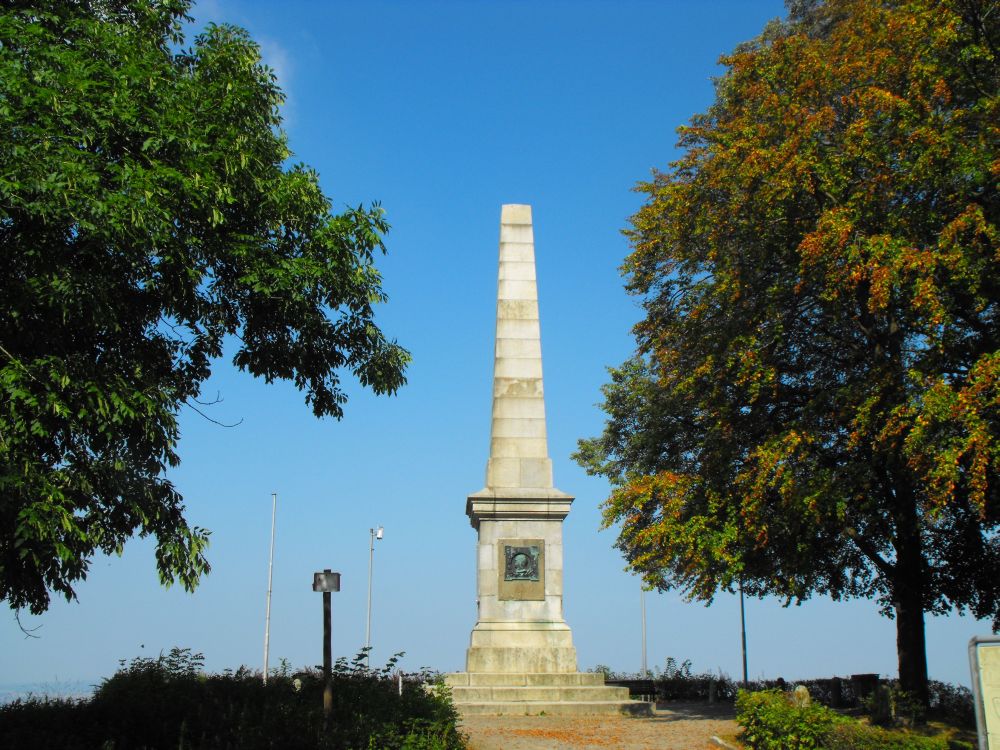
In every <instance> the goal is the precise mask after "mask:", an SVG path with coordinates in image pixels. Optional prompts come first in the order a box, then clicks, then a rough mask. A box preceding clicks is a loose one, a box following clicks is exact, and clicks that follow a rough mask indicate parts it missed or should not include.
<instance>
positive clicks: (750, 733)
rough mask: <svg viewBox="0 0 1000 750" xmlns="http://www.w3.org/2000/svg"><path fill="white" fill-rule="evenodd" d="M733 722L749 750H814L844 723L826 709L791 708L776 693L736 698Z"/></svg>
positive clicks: (743, 694)
mask: <svg viewBox="0 0 1000 750" xmlns="http://www.w3.org/2000/svg"><path fill="white" fill-rule="evenodd" d="M736 720H737V721H738V722H739V723H740V725H742V727H743V735H742V739H743V742H744V744H745V745H746V746H747V747H748V748H750V750H814V748H821V747H823V745H822V744H820V743H821V740H822V739H823V738H824V737H825V736H826V735H827V733H829V731H830V729H831V728H832V727H833V726H834V725H835V724H836V723H837V722H841V721H845V719H844V718H843V717H841V716H839V715H838V714H837V713H835V712H834V711H832V710H831V709H829V708H826V707H825V706H820V705H816V704H813V705H810V706H796V705H793V704H792V702H791V700H790V698H789V696H788V695H787V694H785V693H782V692H780V691H777V690H766V691H763V692H759V693H751V692H747V691H745V690H741V691H739V694H738V695H737V696H736Z"/></svg>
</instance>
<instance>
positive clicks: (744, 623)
mask: <svg viewBox="0 0 1000 750" xmlns="http://www.w3.org/2000/svg"><path fill="white" fill-rule="evenodd" d="M740 640H741V642H742V645H743V689H744V690H747V689H748V688H749V685H750V683H749V681H748V680H747V619H746V614H745V612H744V610H743V578H742V577H741V578H740Z"/></svg>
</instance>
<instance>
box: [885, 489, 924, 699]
mask: <svg viewBox="0 0 1000 750" xmlns="http://www.w3.org/2000/svg"><path fill="white" fill-rule="evenodd" d="M896 476H897V482H896V484H895V487H894V488H893V489H894V494H895V497H896V502H897V505H896V512H895V513H894V515H895V522H896V535H895V538H894V540H893V546H894V547H895V550H896V565H895V575H894V576H893V581H892V588H893V591H892V594H893V607H894V608H895V610H896V655H897V656H898V658H899V684H900V687H902V689H903V690H905V691H906V692H908V693H910V694H911V695H913V697H914V698H916V699H917V700H919V701H920V704H921V705H923V706H925V707H926V706H927V705H928V699H929V694H928V689H927V648H926V644H925V636H924V584H925V581H924V574H925V571H926V566H925V564H924V553H923V548H922V545H921V539H920V516H919V513H918V512H917V504H916V497H915V496H914V493H913V491H912V488H911V487H910V485H909V483H908V482H907V481H906V479H902V481H899V477H900V475H899V474H897V475H896Z"/></svg>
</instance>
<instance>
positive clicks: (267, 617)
mask: <svg viewBox="0 0 1000 750" xmlns="http://www.w3.org/2000/svg"><path fill="white" fill-rule="evenodd" d="M277 515H278V493H277V492H272V493H271V554H270V556H269V557H268V558H267V607H266V609H265V611H264V684H265V685H266V684H267V659H268V655H269V652H268V647H269V646H270V643H269V639H270V636H271V571H272V570H273V568H274V521H275V518H276V517H277Z"/></svg>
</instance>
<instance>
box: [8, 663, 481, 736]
mask: <svg viewBox="0 0 1000 750" xmlns="http://www.w3.org/2000/svg"><path fill="white" fill-rule="evenodd" d="M202 663H203V660H202V657H201V655H200V654H192V653H191V652H190V650H188V649H174V650H173V651H171V652H170V654H168V655H167V656H161V657H160V658H159V659H134V660H133V661H132V662H131V663H130V664H129V665H128V666H125V665H124V664H122V666H121V668H120V669H119V670H118V671H117V672H116V673H115V675H114V676H113V677H111V678H109V679H107V680H105V681H104V682H103V683H102V684H101V685H100V686H99V687H98V688H97V691H96V692H95V694H94V696H93V698H91V699H89V700H82V701H49V700H37V699H29V700H27V701H15V702H14V703H12V704H9V705H7V706H2V707H0V747H30V748H39V750H45V749H46V748H53V750H55V748H59V750H90V749H91V748H93V749H95V750H96V749H97V748H100V749H101V750H131V749H132V748H135V749H139V748H144V749H147V750H154V749H156V748H163V750H168V749H169V750H177V749H178V748H180V749H181V750H209V749H211V750H216V749H219V750H222V749H225V748H233V749H234V750H235V749H236V748H239V749H240V750H271V749H272V748H282V750H339V749H340V748H343V749H344V750H347V749H351V750H366V748H379V750H382V749H385V750H460V749H461V748H464V747H465V743H464V740H463V738H462V737H461V735H459V733H458V731H457V720H458V716H457V713H456V712H455V708H454V706H453V705H452V703H451V699H450V696H449V695H448V693H447V691H446V690H430V691H429V690H427V689H425V680H426V677H427V675H410V676H408V677H406V678H405V679H404V684H403V692H402V695H400V694H399V689H398V683H397V681H396V680H395V679H393V677H392V668H393V666H394V664H395V658H394V659H393V660H390V662H389V664H387V665H386V666H385V667H384V668H382V669H381V670H372V669H368V668H367V667H366V666H365V665H364V654H363V653H362V654H359V655H358V657H356V658H355V659H354V661H352V662H350V663H348V662H347V661H346V660H343V659H341V660H338V662H337V665H336V668H335V672H334V674H333V680H332V682H333V699H334V700H333V712H332V717H331V722H330V727H329V728H328V730H327V731H326V732H324V731H323V710H322V705H323V677H322V674H321V673H320V672H319V671H318V670H315V669H314V670H307V671H305V672H302V673H299V674H297V675H295V676H292V675H289V674H288V670H287V669H286V670H283V671H282V672H280V673H278V674H275V675H274V676H270V675H269V677H268V682H267V685H264V684H263V681H262V680H261V675H260V673H259V672H252V671H250V670H247V669H244V668H240V669H239V670H237V671H236V672H235V673H231V672H227V673H226V674H222V675H205V674H203V673H202V672H201V665H202Z"/></svg>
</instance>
